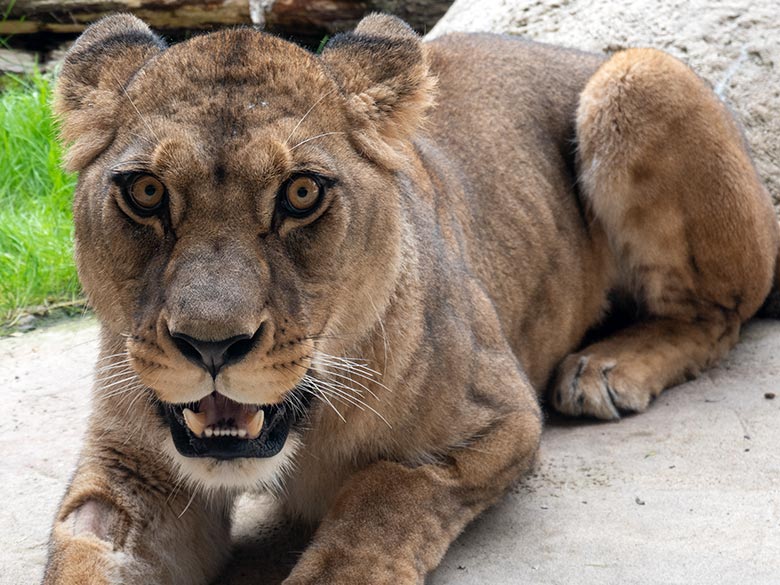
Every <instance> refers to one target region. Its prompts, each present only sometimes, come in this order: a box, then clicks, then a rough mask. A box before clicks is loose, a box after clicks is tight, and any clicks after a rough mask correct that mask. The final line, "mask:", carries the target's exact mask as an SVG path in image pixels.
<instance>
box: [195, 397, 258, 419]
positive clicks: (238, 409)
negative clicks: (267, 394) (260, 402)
mask: <svg viewBox="0 0 780 585" xmlns="http://www.w3.org/2000/svg"><path fill="white" fill-rule="evenodd" d="M257 409H258V407H257V406H254V405H251V404H239V403H238V402H234V401H233V400H230V398H228V397H226V396H222V395H221V394H218V393H217V392H212V393H211V394H209V395H208V396H206V398H204V399H202V400H201V401H200V403H199V404H198V412H201V413H204V414H205V415H206V421H205V426H207V427H208V426H211V425H215V424H217V423H221V424H226V423H228V422H230V421H232V422H233V424H235V425H243V424H244V421H245V419H248V418H249V417H251V416H252V415H253V414H254V413H256V412H257Z"/></svg>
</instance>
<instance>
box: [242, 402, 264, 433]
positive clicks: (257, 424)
mask: <svg viewBox="0 0 780 585" xmlns="http://www.w3.org/2000/svg"><path fill="white" fill-rule="evenodd" d="M264 420H265V412H264V411H263V409H260V410H258V411H257V412H256V413H255V415H254V416H253V417H252V418H251V419H250V420H249V423H248V424H247V425H246V434H247V437H249V438H250V439H256V438H257V437H259V436H260V431H262V430H263V421H264Z"/></svg>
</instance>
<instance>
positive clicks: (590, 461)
mask: <svg viewBox="0 0 780 585" xmlns="http://www.w3.org/2000/svg"><path fill="white" fill-rule="evenodd" d="M96 347H97V329H96V327H95V325H94V322H93V321H91V320H86V321H83V322H78V321H77V322H68V323H65V324H62V325H59V326H57V327H54V328H50V329H47V330H44V331H38V332H32V333H28V334H25V335H24V336H22V337H19V338H5V339H0V385H2V391H1V392H0V412H2V413H3V416H2V419H0V488H1V489H2V494H3V504H2V505H1V506H0V527H2V530H0V585H20V584H30V583H38V582H39V580H40V576H41V573H42V570H43V564H44V562H45V557H46V540H47V533H48V530H49V524H50V522H51V519H52V516H53V514H54V511H55V508H56V506H57V503H58V501H59V499H60V497H61V494H62V492H63V489H64V487H65V484H66V482H67V480H68V476H69V474H70V473H71V470H72V468H73V465H74V461H75V458H76V454H77V451H78V449H79V442H80V437H81V435H82V432H83V429H84V425H85V418H86V414H87V412H88V408H89V406H88V402H89V397H88V388H89V386H90V381H91V374H90V372H91V367H92V363H93V361H94V359H95V355H96V351H97V349H96ZM770 393H778V394H780V323H779V322H770V321H764V322H756V323H753V324H751V325H750V326H749V327H747V329H746V330H745V332H744V334H743V341H742V343H740V345H739V346H738V347H737V348H736V349H735V350H734V351H733V352H732V353H731V355H730V356H729V357H728V358H727V359H726V360H725V361H724V362H723V363H722V364H721V365H720V366H719V367H717V368H714V369H712V370H710V371H708V372H707V373H706V374H705V375H704V376H702V377H701V378H700V379H698V380H696V381H694V382H690V383H688V384H685V385H683V386H680V387H678V388H676V389H674V390H672V391H669V392H667V393H665V394H664V395H663V396H662V397H661V398H660V399H659V400H658V401H657V402H656V404H654V405H653V406H652V408H651V409H650V410H649V412H647V413H646V414H643V415H641V416H635V417H629V418H626V419H624V420H623V421H621V422H620V423H616V424H613V423H606V424H599V423H588V422H582V421H574V422H572V421H563V420H560V419H557V418H552V419H551V420H550V422H549V424H548V427H547V431H546V433H545V436H544V441H543V448H542V454H541V459H540V462H539V465H538V467H537V469H536V471H535V473H534V474H533V475H532V476H530V477H529V478H527V479H526V480H525V481H524V482H523V483H522V484H521V485H520V486H518V487H517V488H516V489H515V490H513V492H512V493H511V494H509V496H508V497H507V498H505V499H504V501H503V502H502V503H500V504H499V505H498V506H496V507H495V508H494V509H492V510H491V511H489V512H488V513H486V514H485V515H484V516H482V517H481V518H480V519H479V520H478V521H477V522H475V523H474V524H473V525H472V526H471V527H470V528H469V529H468V530H467V531H466V532H465V534H463V535H462V536H461V538H459V539H458V541H457V542H456V543H455V544H454V545H453V546H452V548H451V550H450V552H449V554H448V555H447V556H446V558H445V559H444V561H443V563H442V565H441V567H440V568H439V569H438V570H437V571H436V572H435V573H434V574H433V575H431V576H430V578H429V579H428V581H427V583H428V584H429V585H444V584H448V585H472V584H491V585H509V584H517V583H533V584H539V585H544V584H550V585H552V584H570V583H578V584H590V583H593V584H597V583H598V584H599V585H602V584H610V583H620V584H621V585H629V584H634V583H636V584H640V583H641V584H651V583H653V584H655V583H657V584H664V585H668V584H677V583H680V584H683V583H684V584H686V585H690V584H698V583H701V584H705V583H706V584H708V585H710V584H719V583H724V584H725V583H728V584H733V583H750V584H752V585H764V584H766V585H770V584H777V583H780V397H778V398H775V399H770V398H768V397H767V396H770V395H771V394H770ZM256 503H258V502H256V501H253V500H250V499H247V500H246V501H245V502H243V505H242V507H241V508H240V510H239V511H238V512H237V519H238V522H237V525H236V532H237V534H236V540H237V545H236V560H235V562H234V563H233V566H232V569H231V570H230V571H229V572H228V573H227V574H226V575H225V576H224V577H223V578H221V579H220V580H219V581H218V584H219V585H250V584H252V585H258V584H259V583H263V584H264V585H273V584H278V583H279V581H280V579H281V578H282V576H283V574H284V570H285V568H284V565H285V564H286V563H289V562H292V560H293V559H294V558H295V553H294V552H293V551H300V550H301V549H302V548H303V546H304V545H305V538H306V536H305V535H304V534H302V533H300V532H295V531H293V532H289V531H288V529H287V528H286V527H284V526H282V527H280V528H275V529H269V528H267V527H265V526H264V525H266V524H267V523H268V522H267V520H265V519H264V517H263V514H264V512H262V510H263V509H264V508H263V506H262V505H261V506H256V505H254V504H256ZM259 503H260V504H263V502H259Z"/></svg>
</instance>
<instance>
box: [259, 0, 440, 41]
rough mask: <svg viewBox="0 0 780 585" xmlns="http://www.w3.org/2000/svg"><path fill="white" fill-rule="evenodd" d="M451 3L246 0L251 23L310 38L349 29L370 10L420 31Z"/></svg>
mask: <svg viewBox="0 0 780 585" xmlns="http://www.w3.org/2000/svg"><path fill="white" fill-rule="evenodd" d="M451 4H452V0H250V6H251V14H252V20H253V21H254V22H255V24H257V25H259V26H262V27H264V28H266V29H267V30H270V31H272V32H274V33H278V34H287V35H292V36H296V37H301V36H305V37H309V38H311V39H312V40H316V39H319V38H321V37H322V36H324V35H326V34H333V33H336V32H339V31H345V30H350V29H352V28H354V26H355V25H356V24H357V22H358V21H359V20H360V19H361V18H363V16H365V15H366V14H368V13H370V12H385V13H388V14H394V15H395V16H398V17H400V18H402V19H403V20H405V21H406V22H408V23H409V24H410V25H411V26H412V28H414V29H415V30H417V31H418V32H420V33H423V34H424V33H426V32H428V30H429V29H430V28H431V27H433V25H434V24H435V23H436V21H438V20H439V18H441V17H442V15H444V13H445V12H446V11H447V9H448V8H449V7H450V5H451Z"/></svg>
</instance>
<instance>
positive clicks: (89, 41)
mask: <svg viewBox="0 0 780 585" xmlns="http://www.w3.org/2000/svg"><path fill="white" fill-rule="evenodd" d="M165 48H166V45H165V43H164V42H163V41H162V40H161V39H160V38H159V37H157V36H156V35H155V34H154V33H152V31H150V30H149V27H148V26H146V24H144V23H143V22H142V21H140V20H138V19H137V18H135V17H134V16H130V15H128V14H121V15H116V16H109V17H107V18H104V19H102V20H100V21H98V22H96V23H95V24H93V25H92V26H90V27H89V28H88V29H87V30H85V31H84V33H83V34H82V35H81V36H80V37H79V39H78V40H77V41H76V43H75V44H74V45H73V47H72V48H71V49H70V51H68V54H67V55H66V57H65V61H64V63H63V65H62V70H61V71H60V74H59V77H58V79H57V88H56V90H55V97H54V110H55V113H56V114H57V116H58V117H59V118H60V122H61V130H60V134H61V137H62V139H63V141H64V142H65V143H66V144H68V145H69V149H68V153H67V156H66V159H65V163H66V166H67V168H68V169H69V170H74V171H77V170H81V169H83V168H84V167H85V166H86V165H88V164H89V163H90V162H91V161H93V160H94V159H95V158H96V157H97V156H98V155H99V154H100V153H101V152H103V151H104V150H105V149H106V148H107V147H108V146H109V145H110V144H111V142H112V140H113V138H114V134H115V132H116V127H117V122H116V117H117V115H118V114H119V113H120V108H122V107H126V106H127V104H126V103H125V101H124V100H126V99H127V98H126V96H125V94H124V92H125V87H126V86H127V84H128V82H129V81H130V80H131V79H132V77H133V75H134V74H135V73H136V72H137V71H138V70H139V69H140V68H141V66H142V65H143V64H144V63H145V62H146V61H147V60H149V59H150V58H151V57H153V56H154V55H157V54H158V53H160V52H162V51H164V50H165Z"/></svg>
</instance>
